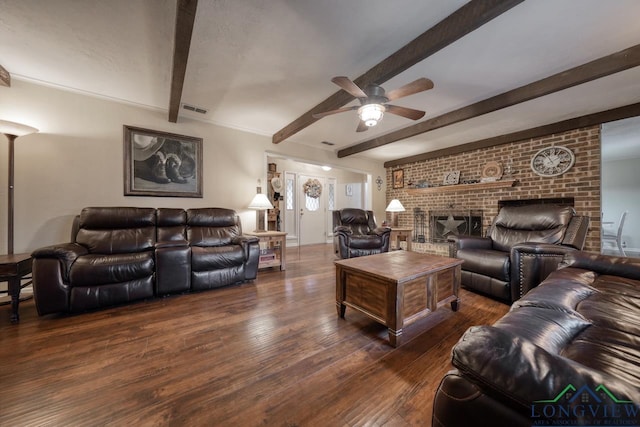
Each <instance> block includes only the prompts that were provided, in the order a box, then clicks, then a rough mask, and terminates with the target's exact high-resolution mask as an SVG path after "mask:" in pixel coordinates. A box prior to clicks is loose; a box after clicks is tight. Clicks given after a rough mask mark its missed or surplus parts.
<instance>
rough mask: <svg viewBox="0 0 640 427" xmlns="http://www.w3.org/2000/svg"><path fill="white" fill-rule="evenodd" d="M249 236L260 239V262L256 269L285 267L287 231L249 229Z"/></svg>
mask: <svg viewBox="0 0 640 427" xmlns="http://www.w3.org/2000/svg"><path fill="white" fill-rule="evenodd" d="M244 234H248V235H249V236H256V237H257V238H258V239H260V262H259V264H258V270H262V269H264V268H270V267H280V270H281V271H282V270H285V269H286V266H287V264H286V255H287V233H285V232H284V231H251V232H245V233H244Z"/></svg>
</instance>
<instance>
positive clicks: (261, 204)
mask: <svg viewBox="0 0 640 427" xmlns="http://www.w3.org/2000/svg"><path fill="white" fill-rule="evenodd" d="M249 209H256V210H259V211H263V210H266V209H273V205H272V204H271V202H270V201H269V198H268V197H267V195H266V194H262V193H258V194H256V195H255V196H253V200H251V203H249Z"/></svg>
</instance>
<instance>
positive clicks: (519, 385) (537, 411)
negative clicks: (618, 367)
mask: <svg viewBox="0 0 640 427" xmlns="http://www.w3.org/2000/svg"><path fill="white" fill-rule="evenodd" d="M452 356H453V359H452V362H453V365H454V366H455V367H456V368H458V370H459V371H460V372H461V373H462V374H463V375H464V376H465V377H466V378H468V379H469V380H470V381H472V382H473V383H475V384H477V385H478V386H479V387H480V388H481V389H482V390H484V391H485V392H486V393H487V394H489V395H491V396H493V397H494V398H497V399H499V400H501V401H503V402H510V404H509V406H510V407H513V408H514V409H515V410H517V411H518V412H520V413H521V414H523V415H525V416H528V417H530V418H532V421H535V418H536V417H538V418H540V417H542V414H541V407H542V406H543V405H544V404H543V403H536V401H541V400H549V399H554V398H555V397H556V396H558V395H559V394H560V393H562V391H563V390H565V388H566V387H567V386H568V385H571V384H574V385H584V386H587V387H589V388H590V389H591V390H594V391H595V390H596V389H598V387H599V386H602V385H605V386H606V387H607V389H608V390H609V391H610V392H612V393H613V395H614V396H616V397H617V398H618V399H621V400H631V401H633V402H640V390H638V389H637V388H635V387H633V386H631V385H630V384H628V383H626V382H624V381H623V380H620V379H619V378H616V377H613V376H610V375H607V374H605V373H603V372H600V371H597V370H594V369H590V368H587V367H585V366H584V365H582V364H580V363H577V362H574V361H572V360H570V359H568V358H565V357H562V356H560V355H558V354H554V353H551V352H549V351H546V350H545V349H543V348H541V347H538V346H537V345H535V344H534V343H532V342H531V341H529V340H527V339H524V338H522V337H520V336H518V335H516V334H515V333H513V332H511V331H508V330H505V329H502V328H497V327H493V326H474V327H471V328H470V329H468V330H467V332H465V334H464V335H463V336H462V338H461V339H460V341H458V343H457V344H456V346H455V347H454V348H453V350H452Z"/></svg>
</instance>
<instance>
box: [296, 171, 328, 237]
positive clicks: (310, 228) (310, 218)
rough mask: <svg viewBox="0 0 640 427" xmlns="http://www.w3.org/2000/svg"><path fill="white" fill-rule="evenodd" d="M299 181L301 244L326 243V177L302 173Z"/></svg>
mask: <svg viewBox="0 0 640 427" xmlns="http://www.w3.org/2000/svg"><path fill="white" fill-rule="evenodd" d="M298 182H299V183H300V185H298V200H299V201H300V203H299V208H298V210H299V220H298V224H299V232H298V238H299V242H300V243H299V244H300V245H313V244H317V243H326V241H327V228H326V224H327V220H326V218H327V208H326V202H325V200H326V197H327V194H326V179H325V177H322V176H313V175H300V176H299V181H298Z"/></svg>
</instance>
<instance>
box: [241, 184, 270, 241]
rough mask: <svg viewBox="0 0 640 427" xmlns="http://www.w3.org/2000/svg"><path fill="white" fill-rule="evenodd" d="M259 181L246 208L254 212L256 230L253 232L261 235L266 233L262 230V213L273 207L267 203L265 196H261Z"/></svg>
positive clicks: (267, 199)
mask: <svg viewBox="0 0 640 427" xmlns="http://www.w3.org/2000/svg"><path fill="white" fill-rule="evenodd" d="M260 184H261V181H260V180H258V187H257V188H256V195H255V196H253V199H252V200H251V203H249V206H247V207H248V208H249V209H255V210H256V229H255V230H254V232H256V233H262V232H264V231H266V230H265V229H264V211H266V210H267V209H273V205H272V204H271V202H270V201H269V198H268V197H267V195H266V194H262V187H261V186H260Z"/></svg>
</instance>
